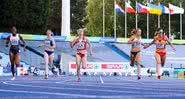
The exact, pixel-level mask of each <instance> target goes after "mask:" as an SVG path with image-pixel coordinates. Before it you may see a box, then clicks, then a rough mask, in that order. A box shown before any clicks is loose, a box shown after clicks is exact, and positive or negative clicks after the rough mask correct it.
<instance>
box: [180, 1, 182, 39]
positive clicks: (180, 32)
mask: <svg viewBox="0 0 185 99" xmlns="http://www.w3.org/2000/svg"><path fill="white" fill-rule="evenodd" d="M180 8H182V3H181V2H180ZM180 40H182V14H180Z"/></svg>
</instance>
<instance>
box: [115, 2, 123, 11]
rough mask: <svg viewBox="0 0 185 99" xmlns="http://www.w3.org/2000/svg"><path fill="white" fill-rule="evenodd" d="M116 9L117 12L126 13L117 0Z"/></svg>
mask: <svg viewBox="0 0 185 99" xmlns="http://www.w3.org/2000/svg"><path fill="white" fill-rule="evenodd" d="M114 10H116V13H124V12H125V11H124V10H123V9H122V7H121V6H120V5H119V4H118V3H117V2H116V1H115V2H114Z"/></svg>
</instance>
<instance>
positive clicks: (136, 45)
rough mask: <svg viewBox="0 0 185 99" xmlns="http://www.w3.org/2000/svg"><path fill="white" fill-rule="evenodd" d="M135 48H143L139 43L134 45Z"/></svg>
mask: <svg viewBox="0 0 185 99" xmlns="http://www.w3.org/2000/svg"><path fill="white" fill-rule="evenodd" d="M133 46H134V47H138V48H140V47H141V44H139V43H134V44H133Z"/></svg>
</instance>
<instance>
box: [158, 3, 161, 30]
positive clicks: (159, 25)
mask: <svg viewBox="0 0 185 99" xmlns="http://www.w3.org/2000/svg"><path fill="white" fill-rule="evenodd" d="M158 5H159V6H160V2H159V4H158ZM160 23H161V22H160V15H158V28H160V27H161V24H160Z"/></svg>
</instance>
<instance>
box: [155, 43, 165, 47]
mask: <svg viewBox="0 0 185 99" xmlns="http://www.w3.org/2000/svg"><path fill="white" fill-rule="evenodd" d="M156 46H157V48H164V44H161V43H157V44H156Z"/></svg>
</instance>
